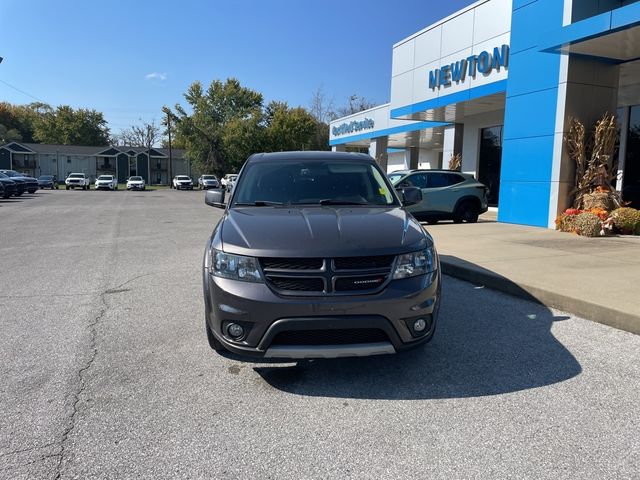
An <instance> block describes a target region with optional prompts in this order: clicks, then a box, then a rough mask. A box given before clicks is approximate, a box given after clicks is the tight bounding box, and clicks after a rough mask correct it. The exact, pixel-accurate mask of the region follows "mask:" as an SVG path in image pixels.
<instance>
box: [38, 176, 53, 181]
mask: <svg viewBox="0 0 640 480" xmlns="http://www.w3.org/2000/svg"><path fill="white" fill-rule="evenodd" d="M52 179H53V175H40V180H52Z"/></svg>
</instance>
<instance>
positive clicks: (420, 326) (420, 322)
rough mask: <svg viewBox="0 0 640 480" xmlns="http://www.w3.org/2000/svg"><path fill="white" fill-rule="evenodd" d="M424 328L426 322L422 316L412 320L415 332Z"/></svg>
mask: <svg viewBox="0 0 640 480" xmlns="http://www.w3.org/2000/svg"><path fill="white" fill-rule="evenodd" d="M425 328H427V322H425V321H424V318H419V319H417V320H416V321H415V322H413V330H414V331H415V332H422V331H423V330H424V329H425Z"/></svg>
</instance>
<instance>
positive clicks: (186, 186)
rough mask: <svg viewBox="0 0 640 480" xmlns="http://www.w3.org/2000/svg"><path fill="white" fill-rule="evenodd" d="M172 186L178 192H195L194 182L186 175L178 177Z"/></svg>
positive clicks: (174, 179) (174, 178)
mask: <svg viewBox="0 0 640 480" xmlns="http://www.w3.org/2000/svg"><path fill="white" fill-rule="evenodd" d="M171 185H172V187H173V188H175V189H176V190H193V181H192V180H191V178H190V177H188V176H186V175H176V176H175V177H173V181H172V184H171Z"/></svg>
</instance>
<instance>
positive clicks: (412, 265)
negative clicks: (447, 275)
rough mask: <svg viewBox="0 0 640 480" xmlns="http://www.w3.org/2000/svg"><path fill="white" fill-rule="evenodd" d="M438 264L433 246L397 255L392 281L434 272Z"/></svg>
mask: <svg viewBox="0 0 640 480" xmlns="http://www.w3.org/2000/svg"><path fill="white" fill-rule="evenodd" d="M437 267H438V263H437V260H436V251H435V248H433V246H431V247H427V248H425V249H424V250H421V251H419V252H414V253H405V254H404V255H398V258H397V260H396V268H395V270H394V271H393V277H392V278H393V279H394V280H397V279H399V278H409V277H415V276H417V275H424V274H425V273H430V272H433V271H435V270H436V268H437Z"/></svg>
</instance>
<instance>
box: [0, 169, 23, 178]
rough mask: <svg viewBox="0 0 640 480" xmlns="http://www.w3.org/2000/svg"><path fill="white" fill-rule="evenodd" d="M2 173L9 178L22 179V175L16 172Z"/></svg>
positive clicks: (5, 171)
mask: <svg viewBox="0 0 640 480" xmlns="http://www.w3.org/2000/svg"><path fill="white" fill-rule="evenodd" d="M2 173H4V174H5V175H6V176H7V177H22V175H20V174H19V173H18V172H16V171H15V170H3V171H2Z"/></svg>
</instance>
